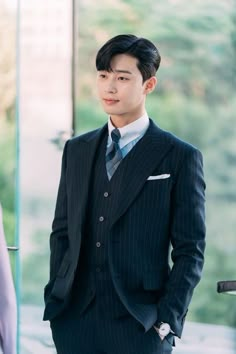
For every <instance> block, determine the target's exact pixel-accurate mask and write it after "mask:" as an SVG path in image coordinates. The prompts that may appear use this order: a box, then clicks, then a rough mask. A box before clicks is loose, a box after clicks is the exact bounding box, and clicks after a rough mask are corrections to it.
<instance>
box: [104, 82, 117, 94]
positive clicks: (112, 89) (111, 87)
mask: <svg viewBox="0 0 236 354" xmlns="http://www.w3.org/2000/svg"><path fill="white" fill-rule="evenodd" d="M105 91H106V93H116V92H117V88H116V83H115V80H113V79H110V80H108V81H107V85H106V87H105Z"/></svg>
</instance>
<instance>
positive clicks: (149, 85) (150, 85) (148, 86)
mask: <svg viewBox="0 0 236 354" xmlns="http://www.w3.org/2000/svg"><path fill="white" fill-rule="evenodd" d="M156 85H157V78H156V76H152V77H150V79H147V80H146V81H145V83H144V93H145V94H146V95H147V94H149V93H151V92H152V91H153V90H154V89H155V87H156Z"/></svg>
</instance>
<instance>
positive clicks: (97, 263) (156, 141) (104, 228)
mask: <svg viewBox="0 0 236 354" xmlns="http://www.w3.org/2000/svg"><path fill="white" fill-rule="evenodd" d="M159 64H160V55H159V52H158V50H157V48H156V47H155V46H154V45H153V43H151V42H150V41H149V40H147V39H144V38H137V37H136V36H134V35H119V36H116V37H114V38H112V39H111V40H109V41H108V42H107V43H106V44H105V45H104V46H103V47H102V48H101V49H100V50H99V52H98V54H97V58H96V66H97V70H98V74H97V88H98V95H99V98H100V101H101V103H102V106H103V108H104V111H105V112H106V113H107V114H108V116H109V118H108V124H106V125H105V126H104V127H102V128H101V129H98V130H95V131H92V132H89V133H86V134H84V135H82V136H79V137H76V138H74V139H71V140H70V141H68V142H67V143H66V145H65V149H64V153H63V160H62V172H61V180H60V185H59V191H58V198H57V204H56V211H55V218H54V221H53V230H52V233H51V237H50V246H51V259H50V281H49V283H48V284H47V286H46V288H45V301H46V309H45V314H44V319H45V320H50V322H51V328H52V334H53V339H54V342H55V345H56V348H57V352H58V354H95V353H107V354H161V353H171V351H172V345H174V336H178V337H180V336H181V333H182V329H183V324H184V320H185V316H186V313H187V309H188V305H189V303H190V300H191V297H192V294H193V290H194V287H195V286H196V284H197V283H198V282H199V280H200V276H201V271H202V266H203V253H204V248H205V226H204V190H205V184H204V180H203V172H202V157H201V153H200V152H199V151H198V150H197V149H196V148H194V147H193V146H191V145H189V144H187V143H185V142H183V141H181V140H180V139H178V138H176V137H175V136H173V135H171V134H170V133H167V132H165V131H163V130H161V129H160V128H159V127H157V126H156V125H155V124H154V123H153V121H152V120H151V119H150V118H149V117H148V115H147V113H146V110H145V100H146V96H147V94H149V93H151V92H152V91H153V90H154V89H155V86H156V83H157V79H156V77H155V74H156V71H157V69H158V67H159ZM170 246H172V247H173V249H172V252H171V257H172V261H173V265H172V267H171V268H170V265H169V260H168V254H169V250H170Z"/></svg>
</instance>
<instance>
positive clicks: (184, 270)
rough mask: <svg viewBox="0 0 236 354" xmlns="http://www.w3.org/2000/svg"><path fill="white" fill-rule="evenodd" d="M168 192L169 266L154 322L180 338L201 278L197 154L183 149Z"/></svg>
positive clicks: (202, 218)
mask: <svg viewBox="0 0 236 354" xmlns="http://www.w3.org/2000/svg"><path fill="white" fill-rule="evenodd" d="M186 150H187V151H186V153H185V158H184V159H183V161H182V165H181V167H180V169H179V172H178V174H177V176H176V181H175V185H174V188H173V192H172V206H171V223H170V238H171V243H172V247H173V249H172V252H171V258H172V261H173V266H172V269H171V272H170V276H169V280H168V282H167V284H166V287H165V292H164V295H163V297H162V298H161V299H160V301H159V302H158V305H157V310H158V311H157V314H158V317H157V318H158V321H157V323H156V324H155V325H157V324H158V323H160V322H167V323H169V324H170V326H171V329H172V331H173V332H174V333H175V334H176V335H177V336H178V337H180V336H181V333H182V329H183V324H184V320H185V316H186V314H187V310H188V305H189V303H190V301H191V298H192V294H193V290H194V288H195V286H196V285H197V284H198V282H199V281H200V278H201V272H202V267H203V263H204V250H205V208H204V204H205V183H204V178H203V163H202V155H201V153H200V152H199V151H198V150H196V149H194V148H192V147H191V148H188V149H186Z"/></svg>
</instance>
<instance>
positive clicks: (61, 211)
mask: <svg viewBox="0 0 236 354" xmlns="http://www.w3.org/2000/svg"><path fill="white" fill-rule="evenodd" d="M67 147H68V141H67V142H66V144H65V147H64V151H63V156H62V166H61V177H60V183H59V188H58V194H57V201H56V208H55V215H54V219H53V223H52V232H51V235H50V279H49V283H48V284H47V285H46V287H45V300H46V298H47V297H48V295H49V294H50V292H51V289H52V286H53V283H54V281H55V278H56V275H57V272H58V270H59V267H60V264H61V261H62V259H63V256H64V254H65V252H66V250H67V248H68V244H69V243H68V227H67V189H66V174H67V168H66V167H67Z"/></svg>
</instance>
